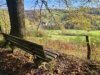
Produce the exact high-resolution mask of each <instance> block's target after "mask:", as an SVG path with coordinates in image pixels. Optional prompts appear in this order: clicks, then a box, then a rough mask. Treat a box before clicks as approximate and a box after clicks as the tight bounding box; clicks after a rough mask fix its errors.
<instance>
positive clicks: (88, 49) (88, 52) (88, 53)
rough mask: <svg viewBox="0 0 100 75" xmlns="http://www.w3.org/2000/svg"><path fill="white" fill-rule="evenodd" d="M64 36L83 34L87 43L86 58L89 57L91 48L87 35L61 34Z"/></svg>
mask: <svg viewBox="0 0 100 75" xmlns="http://www.w3.org/2000/svg"><path fill="white" fill-rule="evenodd" d="M63 35H65V36H84V37H85V38H86V44H87V59H89V60H90V59H91V48H90V44H89V35H86V34H63Z"/></svg>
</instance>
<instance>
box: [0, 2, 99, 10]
mask: <svg viewBox="0 0 100 75" xmlns="http://www.w3.org/2000/svg"><path fill="white" fill-rule="evenodd" d="M0 1H3V2H6V0H0ZM38 1H39V3H38V5H36V6H35V3H36V0H24V8H25V10H31V9H34V8H36V9H39V8H40V6H41V2H40V0H38ZM46 1H47V3H48V6H49V8H58V9H66V8H67V7H66V5H65V3H64V2H62V1H63V0H61V1H60V4H59V2H57V1H59V0H46ZM71 1H72V3H71V5H73V6H71V7H79V6H82V4H81V3H80V2H79V0H77V2H75V0H71ZM97 4H100V2H98V3H97ZM97 4H91V3H87V4H85V6H91V7H97ZM2 8H6V6H3V7H2ZM43 9H45V6H44V5H43Z"/></svg>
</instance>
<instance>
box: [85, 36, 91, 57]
mask: <svg viewBox="0 0 100 75" xmlns="http://www.w3.org/2000/svg"><path fill="white" fill-rule="evenodd" d="M86 43H87V59H90V58H91V49H90V44H89V36H88V35H86Z"/></svg>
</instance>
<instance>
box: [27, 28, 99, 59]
mask: <svg viewBox="0 0 100 75" xmlns="http://www.w3.org/2000/svg"><path fill="white" fill-rule="evenodd" d="M44 32H45V33H46V34H47V35H48V36H46V37H29V38H28V40H30V41H33V42H36V43H39V44H41V45H43V46H44V47H46V48H50V49H53V50H57V51H59V52H61V53H65V54H67V55H73V56H75V57H79V58H81V59H86V57H87V46H86V40H85V37H84V36H64V35H61V34H62V32H61V31H60V30H45V31H44ZM66 33H70V34H88V35H89V40H90V45H91V50H92V53H91V54H92V60H97V61H98V60H100V58H99V57H100V44H99V43H100V39H99V37H100V31H89V32H87V31H84V30H66ZM59 34H60V35H59Z"/></svg>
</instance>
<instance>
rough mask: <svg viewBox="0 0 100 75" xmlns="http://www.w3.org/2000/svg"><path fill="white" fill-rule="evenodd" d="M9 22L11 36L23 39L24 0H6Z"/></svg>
mask: <svg viewBox="0 0 100 75" xmlns="http://www.w3.org/2000/svg"><path fill="white" fill-rule="evenodd" d="M6 1H7V6H8V11H9V16H10V22H11V32H10V34H11V35H14V36H18V37H21V38H23V36H24V35H25V20H24V18H25V15H24V0H6Z"/></svg>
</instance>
